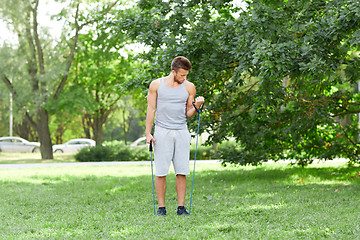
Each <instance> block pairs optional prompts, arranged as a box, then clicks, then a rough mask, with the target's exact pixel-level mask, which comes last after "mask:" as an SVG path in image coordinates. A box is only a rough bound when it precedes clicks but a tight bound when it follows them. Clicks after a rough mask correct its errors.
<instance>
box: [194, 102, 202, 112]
mask: <svg viewBox="0 0 360 240" xmlns="http://www.w3.org/2000/svg"><path fill="white" fill-rule="evenodd" d="M192 104H193V106H194V108H195V110H196V111H197V112H198V113H201V112H202V110H203V107H204V104H202V105H201V107H200V109H198V108H197V107H196V106H195V101H193V102H192Z"/></svg>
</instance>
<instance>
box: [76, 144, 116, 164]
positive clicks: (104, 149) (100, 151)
mask: <svg viewBox="0 0 360 240" xmlns="http://www.w3.org/2000/svg"><path fill="white" fill-rule="evenodd" d="M75 159H76V160H77V161H79V162H102V161H115V155H114V152H113V149H112V148H111V147H109V146H96V147H86V148H83V149H81V150H80V151H79V152H78V153H77V154H75Z"/></svg>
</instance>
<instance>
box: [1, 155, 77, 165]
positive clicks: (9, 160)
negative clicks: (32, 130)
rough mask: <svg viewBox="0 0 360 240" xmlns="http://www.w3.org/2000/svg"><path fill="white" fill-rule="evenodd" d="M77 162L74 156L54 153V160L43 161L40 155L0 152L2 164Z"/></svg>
mask: <svg viewBox="0 0 360 240" xmlns="http://www.w3.org/2000/svg"><path fill="white" fill-rule="evenodd" d="M61 162H76V160H75V158H74V155H73V154H64V153H54V159H41V155H40V153H3V152H0V164H13V163H61Z"/></svg>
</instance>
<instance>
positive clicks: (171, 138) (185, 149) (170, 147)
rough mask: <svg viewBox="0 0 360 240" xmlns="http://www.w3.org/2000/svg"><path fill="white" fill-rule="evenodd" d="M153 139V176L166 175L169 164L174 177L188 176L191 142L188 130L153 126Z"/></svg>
mask: <svg viewBox="0 0 360 240" xmlns="http://www.w3.org/2000/svg"><path fill="white" fill-rule="evenodd" d="M154 138H155V143H154V158H155V175H156V176H166V175H168V173H169V168H170V165H171V162H173V165H174V170H175V174H176V175H178V174H180V175H189V174H190V170H189V157H190V142H191V134H190V133H189V130H188V129H183V130H172V129H167V128H162V127H159V126H155V132H154Z"/></svg>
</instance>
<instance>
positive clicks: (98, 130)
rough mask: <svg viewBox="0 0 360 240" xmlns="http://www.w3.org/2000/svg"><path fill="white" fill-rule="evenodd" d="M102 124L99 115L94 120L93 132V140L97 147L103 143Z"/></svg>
mask: <svg viewBox="0 0 360 240" xmlns="http://www.w3.org/2000/svg"><path fill="white" fill-rule="evenodd" d="M103 124H104V123H103V120H102V116H101V115H100V116H97V117H95V118H94V124H93V132H94V140H95V142H96V144H97V145H101V144H102V143H103V141H104V138H103V130H104V129H103Z"/></svg>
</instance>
